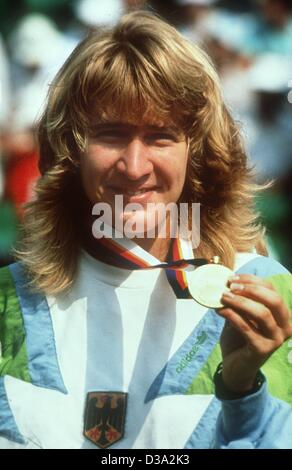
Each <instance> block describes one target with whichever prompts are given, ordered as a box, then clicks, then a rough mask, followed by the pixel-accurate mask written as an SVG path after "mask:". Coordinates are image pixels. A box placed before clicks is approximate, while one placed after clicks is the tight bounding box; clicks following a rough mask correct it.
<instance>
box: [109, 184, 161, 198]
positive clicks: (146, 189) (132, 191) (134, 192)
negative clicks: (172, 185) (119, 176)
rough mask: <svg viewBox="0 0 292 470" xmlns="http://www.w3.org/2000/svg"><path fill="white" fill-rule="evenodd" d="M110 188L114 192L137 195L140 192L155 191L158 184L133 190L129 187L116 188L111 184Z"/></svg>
mask: <svg viewBox="0 0 292 470" xmlns="http://www.w3.org/2000/svg"><path fill="white" fill-rule="evenodd" d="M110 189H111V190H112V191H114V192H115V193H116V194H123V195H127V196H139V195H141V194H144V193H148V192H150V191H157V190H158V186H152V187H149V188H141V189H137V190H135V191H134V190H131V189H127V188H118V187H114V186H111V187H110Z"/></svg>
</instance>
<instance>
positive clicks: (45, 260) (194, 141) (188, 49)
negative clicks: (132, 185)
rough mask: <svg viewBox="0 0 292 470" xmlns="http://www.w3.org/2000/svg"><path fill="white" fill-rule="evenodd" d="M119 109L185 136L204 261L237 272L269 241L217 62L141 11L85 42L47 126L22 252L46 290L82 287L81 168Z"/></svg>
mask: <svg viewBox="0 0 292 470" xmlns="http://www.w3.org/2000/svg"><path fill="white" fill-rule="evenodd" d="M109 109H110V110H111V113H113V112H115V113H116V114H117V116H119V117H121V116H122V117H123V118H124V119H127V120H134V121H135V122H137V121H139V120H141V121H143V119H144V118H145V116H146V115H147V114H148V113H149V112H151V113H152V115H153V113H154V115H156V116H158V117H159V118H160V119H167V120H172V121H173V122H174V123H175V124H176V125H179V126H180V127H181V128H182V129H183V130H184V132H185V134H186V136H187V137H188V139H189V142H190V145H189V147H190V150H189V162H188V171H187V177H186V181H185V186H184V190H183V193H182V195H181V197H180V202H199V203H201V244H200V247H199V249H198V251H197V254H198V256H206V257H209V256H211V255H214V254H216V255H219V256H220V257H221V259H222V261H223V262H224V264H225V265H227V266H230V267H232V266H233V263H234V257H235V253H236V252H237V251H251V250H252V249H253V248H254V247H255V245H256V244H257V243H258V242H259V241H260V240H261V237H262V233H263V231H262V228H261V226H260V225H259V224H258V222H257V214H256V213H255V211H254V208H253V196H254V194H255V192H256V191H257V190H258V188H257V186H256V185H255V184H252V183H251V173H250V170H249V169H248V167H247V159H246V155H245V152H244V149H243V147H242V145H241V139H240V135H239V131H238V129H237V127H236V125H235V123H234V121H233V119H232V117H231V116H230V114H229V112H228V110H227V109H226V106H225V105H224V103H223V100H222V96H221V91H220V84H219V80H218V77H217V74H216V72H215V70H214V68H213V66H212V64H211V63H210V60H209V58H208V57H207V56H206V54H205V53H204V52H203V51H202V50H201V49H200V48H198V47H197V46H195V45H193V44H190V43H189V42H188V41H186V40H185V39H184V38H183V37H182V36H181V35H180V34H179V33H178V32H177V31H176V30H175V29H174V28H173V27H172V26H170V25H168V24H167V23H165V22H164V21H162V20H161V19H159V18H157V17H156V16H154V15H152V14H149V13H141V12H134V13H130V14H128V15H126V16H124V17H123V18H122V19H121V21H120V22H119V23H118V25H117V26H116V27H115V28H113V29H111V30H108V31H99V32H95V33H92V34H91V35H89V36H88V37H87V38H85V39H84V40H83V41H82V42H81V43H80V44H79V45H78V46H77V48H76V49H75V50H74V51H73V53H72V54H71V56H70V57H69V58H68V60H67V61H66V62H65V64H64V65H63V67H62V68H61V70H60V71H59V73H58V75H57V76H56V78H55V80H54V81H53V83H52V85H51V86H50V91H49V96H48V102H47V106H46V109H45V112H44V114H43V117H42V119H41V122H40V125H39V146H40V169H41V172H42V174H43V176H42V178H41V179H40V180H39V181H38V183H37V185H36V190H35V193H36V197H35V200H34V201H32V202H31V203H30V204H28V206H27V209H26V216H25V222H24V231H25V234H24V238H23V240H22V247H21V249H19V250H18V256H19V258H20V259H21V260H22V262H23V263H24V264H25V266H26V268H27V269H28V272H29V273H30V275H31V279H32V283H33V284H34V285H35V286H37V288H38V289H41V290H42V291H44V292H47V293H57V292H60V291H63V290H64V289H66V288H68V287H69V286H70V285H71V284H72V282H73V280H74V276H75V273H76V268H77V261H78V257H79V252H80V249H81V241H80V233H79V228H78V227H79V225H80V221H79V220H78V217H79V216H80V212H79V211H81V210H82V198H84V195H83V192H82V188H81V183H80V177H79V160H80V157H81V156H82V155H83V154H84V152H85V151H86V146H87V137H88V132H89V130H90V127H91V123H92V119H93V118H100V119H101V118H102V116H103V115H104V113H106V112H107V110H109Z"/></svg>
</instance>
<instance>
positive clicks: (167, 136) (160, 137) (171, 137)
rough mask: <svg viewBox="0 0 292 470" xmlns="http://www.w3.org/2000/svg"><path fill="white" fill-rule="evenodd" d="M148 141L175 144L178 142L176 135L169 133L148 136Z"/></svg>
mask: <svg viewBox="0 0 292 470" xmlns="http://www.w3.org/2000/svg"><path fill="white" fill-rule="evenodd" d="M148 139H149V140H150V141H166V142H175V141H176V138H175V136H174V135H172V134H167V133H164V132H159V133H155V134H150V135H149V136H148Z"/></svg>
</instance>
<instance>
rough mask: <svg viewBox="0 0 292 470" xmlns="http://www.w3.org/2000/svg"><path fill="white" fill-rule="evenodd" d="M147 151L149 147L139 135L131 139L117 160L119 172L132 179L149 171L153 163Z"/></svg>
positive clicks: (140, 176)
mask: <svg viewBox="0 0 292 470" xmlns="http://www.w3.org/2000/svg"><path fill="white" fill-rule="evenodd" d="M149 151H150V149H149V147H148V146H147V144H145V142H143V140H142V139H141V138H140V137H135V138H133V139H131V140H130V141H129V143H128V144H127V146H126V147H125V148H124V149H123V150H122V154H121V156H120V158H119V160H118V162H117V168H118V170H119V172H121V173H123V174H124V175H125V176H127V178H129V179H132V180H137V179H140V178H142V177H143V176H146V175H148V174H149V173H151V171H152V169H153V165H152V163H151V161H150V159H149V157H150V154H149Z"/></svg>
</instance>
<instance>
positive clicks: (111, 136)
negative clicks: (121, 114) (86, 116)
mask: <svg viewBox="0 0 292 470" xmlns="http://www.w3.org/2000/svg"><path fill="white" fill-rule="evenodd" d="M93 138H95V139H97V140H102V141H117V140H125V139H126V138H127V136H126V134H125V133H124V132H121V131H116V130H107V131H105V130H104V131H97V132H95V133H94V135H93Z"/></svg>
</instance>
